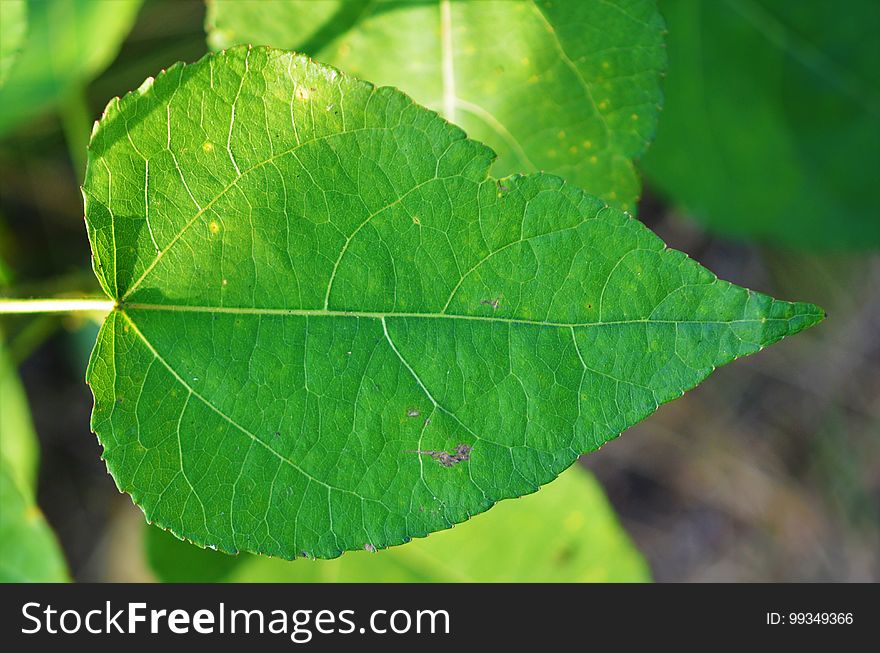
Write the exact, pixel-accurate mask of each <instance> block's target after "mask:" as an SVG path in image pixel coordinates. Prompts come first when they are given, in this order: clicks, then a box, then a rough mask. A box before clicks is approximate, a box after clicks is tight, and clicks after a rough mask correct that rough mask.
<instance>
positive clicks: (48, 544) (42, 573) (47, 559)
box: [0, 460, 68, 583]
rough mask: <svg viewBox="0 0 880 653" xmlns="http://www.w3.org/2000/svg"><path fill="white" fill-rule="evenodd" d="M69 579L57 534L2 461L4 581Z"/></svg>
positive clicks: (0, 563) (0, 572)
mask: <svg viewBox="0 0 880 653" xmlns="http://www.w3.org/2000/svg"><path fill="white" fill-rule="evenodd" d="M66 580H68V577H67V569H66V567H65V564H64V557H63V556H62V554H61V549H60V548H59V547H58V542H56V540H55V535H54V534H53V533H52V530H51V529H50V528H49V525H48V524H47V523H46V520H45V518H44V517H43V514H42V513H41V512H40V509H39V508H38V507H37V504H36V503H34V502H33V500H32V499H27V498H26V496H25V493H24V491H23V490H22V488H21V487H20V486H19V484H18V481H17V479H16V478H14V477H13V476H12V474H11V470H10V469H9V466H8V465H7V464H6V460H0V582H2V583H58V582H64V581H66Z"/></svg>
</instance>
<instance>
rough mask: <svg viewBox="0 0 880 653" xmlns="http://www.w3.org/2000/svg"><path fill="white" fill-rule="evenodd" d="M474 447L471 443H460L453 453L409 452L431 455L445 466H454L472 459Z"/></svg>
mask: <svg viewBox="0 0 880 653" xmlns="http://www.w3.org/2000/svg"><path fill="white" fill-rule="evenodd" d="M472 449H473V447H472V446H471V445H469V444H460V445H458V446H457V447H456V448H455V450H454V451H453V452H452V453H449V452H446V451H420V450H416V451H411V452H409V453H414V454H418V455H419V456H430V457H431V458H433V459H434V460H436V461H437V462H438V463H440V464H441V465H442V466H443V467H454V466H455V465H457V464H458V463H461V462H464V461H465V460H470V459H471V450H472Z"/></svg>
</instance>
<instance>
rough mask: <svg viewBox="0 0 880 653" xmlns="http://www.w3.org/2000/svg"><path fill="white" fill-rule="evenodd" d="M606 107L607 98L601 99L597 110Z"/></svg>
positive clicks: (602, 109)
mask: <svg viewBox="0 0 880 653" xmlns="http://www.w3.org/2000/svg"><path fill="white" fill-rule="evenodd" d="M607 108H608V100H602V101H601V102H600V103H599V111H605V109H607Z"/></svg>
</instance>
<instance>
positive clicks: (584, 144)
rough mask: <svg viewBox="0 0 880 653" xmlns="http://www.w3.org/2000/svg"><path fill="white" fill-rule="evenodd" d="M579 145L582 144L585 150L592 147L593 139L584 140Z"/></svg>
mask: <svg viewBox="0 0 880 653" xmlns="http://www.w3.org/2000/svg"><path fill="white" fill-rule="evenodd" d="M581 145H583V146H584V149H585V150H589V149H590V148H591V147H593V141H584V142H583V143H581Z"/></svg>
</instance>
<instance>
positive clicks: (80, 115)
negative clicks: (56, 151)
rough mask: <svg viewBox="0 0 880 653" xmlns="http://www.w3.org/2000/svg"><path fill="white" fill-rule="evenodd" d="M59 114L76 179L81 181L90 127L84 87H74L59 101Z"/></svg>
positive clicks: (83, 174) (90, 119)
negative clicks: (62, 100)
mask: <svg viewBox="0 0 880 653" xmlns="http://www.w3.org/2000/svg"><path fill="white" fill-rule="evenodd" d="M59 114H60V117H61V127H62V129H63V130H64V138H65V140H66V141H67V151H68V152H69V153H70V160H71V163H72V164H73V168H74V171H75V172H76V179H77V181H78V182H80V183H82V181H83V179H84V178H85V175H86V149H87V148H88V145H89V133H90V131H91V128H92V117H91V110H90V109H89V104H88V102H87V100H86V96H85V88H83V87H82V86H77V87H75V88H74V89H73V90H72V91H71V92H70V93H69V94H68V96H67V97H66V98H65V100H64V102H62V103H61V106H60V107H59Z"/></svg>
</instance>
